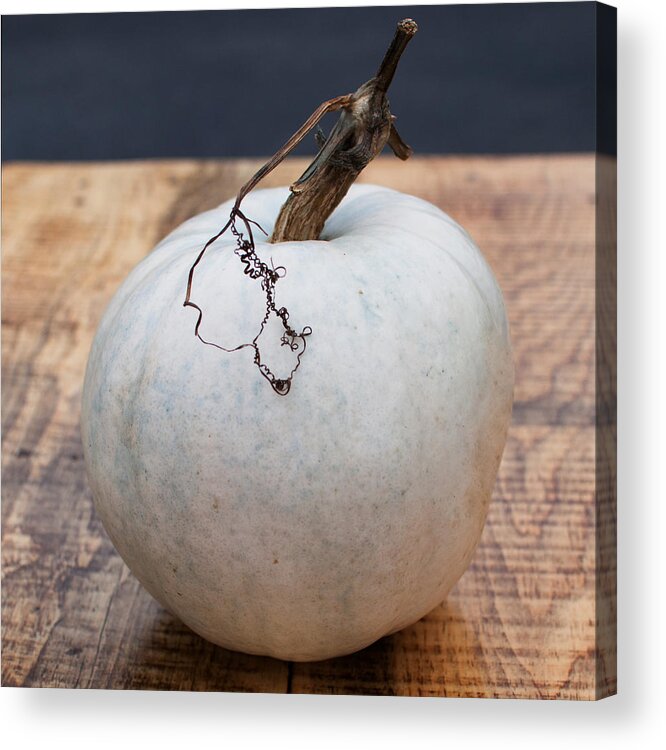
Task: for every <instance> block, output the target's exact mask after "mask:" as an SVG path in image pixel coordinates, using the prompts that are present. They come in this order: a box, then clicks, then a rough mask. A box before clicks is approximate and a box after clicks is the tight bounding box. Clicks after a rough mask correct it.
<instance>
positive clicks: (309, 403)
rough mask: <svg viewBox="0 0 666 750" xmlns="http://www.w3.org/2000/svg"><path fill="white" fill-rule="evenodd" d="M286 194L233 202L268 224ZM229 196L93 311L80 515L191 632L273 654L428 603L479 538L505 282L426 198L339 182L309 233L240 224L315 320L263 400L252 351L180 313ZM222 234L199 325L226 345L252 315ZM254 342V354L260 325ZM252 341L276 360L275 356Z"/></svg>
mask: <svg viewBox="0 0 666 750" xmlns="http://www.w3.org/2000/svg"><path fill="white" fill-rule="evenodd" d="M287 194H288V189H287V188H280V189H273V190H261V191H256V192H254V193H251V194H250V195H248V196H247V198H246V199H245V201H244V204H243V210H244V212H245V214H246V215H247V216H249V217H251V218H252V219H255V220H256V221H258V222H259V223H260V224H262V226H264V228H265V229H267V230H269V232H270V230H271V228H272V225H273V222H274V221H275V217H276V216H277V213H278V211H279V209H280V206H281V205H282V203H283V202H284V200H285V198H286V196H287ZM231 206H232V203H231V202H229V203H226V204H224V205H222V206H220V207H219V208H218V209H215V210H213V211H209V212H207V213H204V214H201V215H199V216H196V217H194V218H193V219H190V220H189V221H187V222H185V223H184V224H183V225H182V226H180V227H179V228H178V229H176V230H175V231H174V232H172V233H171V234H170V235H169V236H168V237H167V238H166V239H165V240H163V241H162V242H161V243H160V244H159V245H158V246H157V248H156V249H155V250H154V251H153V252H152V253H151V254H150V255H149V256H148V257H146V258H145V260H143V261H142V262H141V263H140V264H139V265H138V266H137V268H136V269H135V270H134V271H133V272H132V273H131V275H130V276H129V278H128V279H127V280H126V281H125V283H124V284H123V285H122V287H121V288H120V290H119V291H118V293H117V294H116V296H115V297H114V299H113V301H112V302H111V304H110V305H109V308H108V310H107V311H106V314H105V315H104V318H103V320H102V322H101V324H100V326H99V330H98V332H97V335H96V338H95V341H94V344H93V347H92V351H91V354H90V359H89V363H88V369H87V373H86V379H85V386H84V393H83V412H82V429H83V444H84V453H85V460H86V465H87V470H88V475H89V479H90V484H91V487H92V491H93V496H94V500H95V504H96V508H97V511H98V513H99V515H100V516H101V518H102V520H103V522H104V526H105V528H106V529H107V531H108V533H109V535H110V537H111V539H112V540H113V543H114V544H115V546H116V548H117V549H118V551H119V552H120V554H121V555H122V557H123V559H124V560H125V561H126V563H127V564H128V565H129V567H130V568H131V570H132V571H133V573H134V574H135V575H136V576H137V578H138V579H139V580H140V581H141V583H142V584H143V585H144V586H145V587H146V589H148V591H149V592H150V593H151V594H152V595H153V596H154V597H155V598H156V599H157V600H158V601H159V602H161V603H162V605H163V606H164V607H166V608H167V609H169V610H170V611H171V612H173V613H174V614H175V615H177V616H178V617H179V618H180V619H181V620H182V621H183V622H185V623H186V624H187V625H188V626H189V627H190V628H192V629H193V630H194V631H196V632H197V633H199V634H200V635H201V636H203V637H204V638H207V639H208V640H210V641H213V642H214V643H217V644H219V645H220V646H224V647H226V648H229V649H234V650H240V651H245V652H249V653H254V654H268V655H271V656H275V657H279V658H282V659H290V660H316V659H325V658H328V657H334V656H338V655H342V654H347V653H350V652H353V651H356V650H358V649H361V648H363V647H364V646H367V645H368V644H370V643H372V642H373V641H375V640H377V639H378V638H380V637H382V636H384V635H386V634H389V633H393V632H395V631H397V630H400V629H401V628H404V627H406V626H408V625H410V624H412V623H414V622H415V621H416V620H418V619H419V618H421V617H423V616H424V615H426V614H427V613H428V612H429V611H430V610H432V609H433V608H434V607H436V606H437V605H438V604H439V603H440V602H442V600H444V599H445V597H446V596H447V594H448V592H449V591H450V589H451V588H452V586H453V585H454V584H455V583H456V581H457V580H458V579H459V578H460V576H461V575H462V573H463V572H464V570H465V569H466V567H467V565H468V563H469V561H470V558H471V557H472V554H473V552H474V549H475V547H476V545H477V543H478V541H479V538H480V535H481V531H482V528H483V525H484V521H485V518H486V513H487V510H488V504H489V501H490V497H491V491H492V487H493V484H494V481H495V477H496V473H497V470H498V466H499V463H500V457H501V454H502V450H503V447H504V443H505V438H506V432H507V428H508V424H509V418H510V412H511V404H512V390H513V364H512V357H511V347H510V341H509V333H508V326H507V319H506V314H505V309H504V304H503V301H502V296H501V293H500V290H499V288H498V286H497V283H496V281H495V279H494V277H493V274H492V272H491V270H490V268H489V266H488V265H487V264H486V262H485V261H484V259H483V256H482V255H481V253H480V251H479V250H478V249H477V247H476V246H475V244H474V242H473V241H472V240H471V238H470V237H469V235H468V234H467V233H466V232H465V231H464V230H463V229H462V228H461V227H460V226H459V225H458V224H456V223H455V222H454V221H453V220H452V219H451V218H449V217H448V216H447V215H446V214H444V213H443V212H442V211H440V210H439V209H438V208H436V207H434V206H432V205H430V204H428V203H426V202H424V201H422V200H419V199H417V198H414V197H411V196H407V195H404V194H401V193H398V192H395V191H393V190H388V189H385V188H379V187H374V186H354V187H352V188H351V190H350V192H349V194H348V195H347V197H346V198H345V199H344V201H343V202H342V204H341V205H340V206H339V207H338V208H337V209H336V211H335V212H334V213H333V215H332V216H331V217H330V218H329V220H328V222H327V223H326V226H325V229H324V232H323V235H322V239H321V240H319V241H305V242H286V243H278V244H273V245H269V244H263V245H262V244H261V243H260V242H259V237H256V238H255V239H256V240H257V253H258V254H259V255H260V256H261V257H262V258H263V259H265V260H268V259H272V261H273V263H275V265H276V266H277V265H281V266H284V267H285V268H286V269H287V274H286V276H285V277H284V278H281V279H280V280H279V281H278V283H277V285H276V295H277V304H278V306H280V305H285V306H286V307H288V309H289V311H290V315H291V318H290V322H291V324H292V325H293V326H294V327H295V328H298V329H299V330H300V329H302V328H303V327H304V326H306V325H308V326H311V328H312V334H311V335H310V336H309V337H308V340H307V351H306V352H305V353H304V355H303V358H302V362H301V366H300V369H299V370H298V372H297V373H296V375H295V377H294V381H293V386H292V388H291V391H290V393H289V394H288V395H286V396H280V395H277V394H276V393H275V392H274V391H273V390H272V388H271V387H270V385H269V384H268V383H267V382H266V380H265V379H264V378H263V377H261V374H260V372H259V371H258V370H257V368H256V367H255V365H254V364H253V356H254V353H253V350H252V349H251V348H246V349H241V350H239V351H237V352H234V353H225V352H222V351H220V350H219V349H215V348H213V347H209V346H204V345H203V344H202V343H201V341H199V340H198V339H197V338H195V336H194V335H193V327H194V323H195V320H196V317H197V313H196V311H194V310H192V309H188V308H184V307H183V297H184V292H185V283H186V280H187V275H188V270H189V268H190V266H191V265H192V263H193V260H194V258H195V257H196V255H197V254H198V253H199V251H200V250H201V248H202V246H203V244H204V243H205V242H206V240H207V239H208V238H209V237H210V236H211V235H214V234H215V233H216V232H217V231H219V229H220V228H221V226H223V225H224V224H225V223H226V221H227V219H228V217H229V211H230V209H231ZM234 247H235V245H234V243H233V238H231V237H227V236H223V237H222V238H221V239H220V240H218V241H217V242H216V243H215V244H214V245H213V246H212V247H211V248H210V249H209V250H208V253H207V255H206V257H205V259H204V260H203V261H202V263H201V264H200V266H199V267H198V268H197V275H196V277H195V280H194V290H193V296H194V297H195V298H196V299H197V301H198V304H200V305H201V307H202V309H204V311H205V315H204V319H203V323H202V328H201V332H202V334H203V335H204V337H205V338H207V339H213V340H217V341H222V342H223V343H224V345H225V346H232V345H236V344H238V343H241V342H243V341H248V340H250V339H251V338H252V337H253V336H254V335H255V333H256V330H257V328H258V323H259V322H260V320H261V317H262V315H263V311H264V310H265V297H264V295H263V293H262V292H261V288H260V286H259V285H258V284H257V282H256V281H253V280H250V279H248V278H247V277H244V276H243V275H242V268H241V264H240V263H239V260H238V258H237V257H236V255H234V253H233V248H234ZM264 337H265V338H266V342H265V347H266V351H267V352H268V351H269V350H270V338H271V328H270V326H269V327H268V328H267V330H266V332H265V333H264V334H262V341H263V339H264ZM283 348H284V347H283ZM262 356H263V352H262ZM266 356H268V354H267V355H266ZM270 356H271V357H273V364H274V365H275V368H274V369H277V365H278V364H280V366H282V368H283V369H284V370H285V372H288V371H289V369H290V367H291V366H293V361H291V362H287V359H288V358H289V357H292V358H293V356H294V353H292V352H291V351H288V352H287V353H286V354H285V353H284V352H283V351H281V350H280V351H277V350H275V351H273V350H271V353H270ZM283 356H284V358H285V359H284V361H282V360H280V359H279V358H280V357H283ZM285 368H286V369H285Z"/></svg>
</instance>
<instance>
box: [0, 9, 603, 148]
mask: <svg viewBox="0 0 666 750" xmlns="http://www.w3.org/2000/svg"><path fill="white" fill-rule="evenodd" d="M608 10H609V9H608V7H607V6H601V5H599V4H598V3H593V2H581V3H554V4H553V3H533V4H527V5H524V4H515V5H511V4H497V5H468V6H462V5H444V6H418V5H412V6H402V7H370V8H328V9H319V8H315V9H303V10H245V11H213V12H208V11H206V12H177V13H173V12H169V13H114V14H79V15H34V16H3V18H2V158H3V160H13V159H33V160H86V159H117V158H123V159H126V158H146V157H205V156H212V157H217V156H220V157H221V156H264V155H268V154H270V153H273V152H274V151H275V150H276V149H277V148H278V147H279V146H280V145H281V144H282V143H283V142H284V141H285V140H286V139H287V138H288V137H289V135H291V133H292V132H293V131H294V130H296V128H297V127H298V126H299V125H300V124H301V123H302V122H303V120H305V119H306V117H307V116H308V115H309V114H310V113H311V112H312V110H314V109H315V107H316V106H317V105H318V104H319V103H320V102H321V101H323V100H324V99H329V98H331V97H333V96H337V95H339V94H344V93H348V92H350V91H353V90H355V89H356V88H357V87H358V86H359V85H360V84H361V83H363V82H364V81H365V80H367V79H368V78H370V77H371V76H372V75H373V74H374V72H375V70H376V69H377V66H378V65H379V62H380V61H381V59H382V57H383V55H384V52H385V50H386V48H387V46H388V43H389V42H390V40H391V37H392V35H393V31H394V29H395V24H396V22H397V21H398V20H400V19H401V18H404V17H413V18H414V19H415V20H416V21H417V22H418V24H419V32H418V34H417V35H416V37H415V38H414V40H413V41H412V42H411V43H410V45H409V46H408V48H407V51H406V52H405V54H404V56H403V59H402V61H401V64H400V67H399V69H398V73H397V75H396V78H395V79H394V82H393V84H392V86H391V89H390V92H389V95H390V99H391V105H392V111H393V113H394V114H396V115H397V116H398V123H397V124H398V126H399V129H400V132H401V134H402V136H403V138H404V139H405V140H406V141H407V142H408V143H410V145H412V146H413V148H414V150H415V151H416V152H418V153H422V154H423V153H534V152H575V151H593V150H595V148H597V149H598V150H601V151H606V152H611V153H613V152H614V150H615V124H614V117H615V114H614V113H615V94H614V86H615V72H614V71H615V68H614V66H615V51H614V49H615V47H614V44H615V28H614V23H615V20H614V19H615V17H614V15H613V17H612V23H605V22H604V18H605V17H607V16H605V15H604V14H605V13H607V11H608ZM613 14H614V11H613ZM599 24H600V25H599ZM598 25H599V27H600V28H602V29H603V28H606V32H605V33H604V34H602V37H603V39H602V41H601V43H600V44H597V28H598ZM598 58H599V60H600V61H601V65H600V66H598V65H597V59H598ZM597 94H598V97H599V100H600V103H599V107H597ZM597 109H598V110H599V111H600V112H601V113H602V116H603V117H604V123H599V122H598V121H597V118H596V112H597ZM330 117H331V118H332V117H333V116H330ZM327 124H328V121H327ZM602 124H603V125H604V127H601V125H602ZM314 151H315V146H314V142H313V141H312V139H307V144H306V145H305V147H304V146H303V145H302V146H301V149H300V153H306V152H314Z"/></svg>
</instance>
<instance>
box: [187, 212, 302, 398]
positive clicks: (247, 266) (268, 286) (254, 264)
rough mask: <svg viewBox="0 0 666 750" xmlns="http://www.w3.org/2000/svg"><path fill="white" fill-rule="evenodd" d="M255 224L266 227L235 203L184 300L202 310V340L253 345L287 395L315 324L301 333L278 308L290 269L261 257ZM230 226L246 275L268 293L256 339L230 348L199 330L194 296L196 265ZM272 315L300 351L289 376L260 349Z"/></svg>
mask: <svg viewBox="0 0 666 750" xmlns="http://www.w3.org/2000/svg"><path fill="white" fill-rule="evenodd" d="M236 219H240V220H241V221H242V222H243V225H244V227H245V231H246V232H247V239H246V238H245V236H244V234H243V232H242V231H241V230H239V229H238V227H237V226H236ZM252 224H254V225H255V226H256V227H258V228H259V229H260V230H261V231H262V232H264V230H263V229H262V228H261V226H259V224H257V222H256V221H252V220H251V219H248V218H247V217H246V216H245V214H243V212H242V211H241V210H240V208H239V207H238V203H237V204H236V205H234V207H233V208H232V209H231V213H230V215H229V221H228V222H227V223H226V224H225V225H224V227H223V228H222V229H221V230H220V231H219V232H218V233H217V234H216V235H214V236H213V237H211V238H210V239H209V240H208V242H206V244H205V245H204V246H203V248H202V249H201V252H200V253H199V255H197V257H196V260H195V261H194V263H193V264H192V266H191V267H190V272H189V274H188V277H187V292H186V294H185V302H184V303H183V306H184V307H193V308H194V309H195V310H196V311H197V312H198V316H197V321H196V323H195V325H194V335H195V336H196V337H197V338H198V339H199V340H200V341H201V342H202V343H204V344H206V345H207V346H214V347H215V348H216V349H221V350H222V351H223V352H236V351H238V350H239V349H245V348H247V347H251V348H252V349H254V363H255V365H256V366H257V368H258V369H259V372H260V373H261V374H262V375H263V376H264V378H266V380H267V381H268V382H269V383H270V384H271V387H272V388H273V390H274V391H275V393H277V394H278V395H279V396H286V395H287V394H288V393H289V391H290V389H291V383H292V380H293V377H294V373H295V372H296V370H298V368H299V367H300V365H301V357H302V356H303V352H304V351H305V346H306V342H305V339H306V337H307V336H309V335H310V334H311V333H312V328H310V326H305V328H303V330H302V331H301V332H300V333H298V332H297V331H295V330H294V329H293V328H292V327H291V326H290V325H289V322H288V321H289V311H288V310H287V308H286V307H280V308H277V307H276V306H275V285H276V284H277V282H278V280H279V279H281V278H284V276H285V275H286V273H287V269H286V268H285V267H284V266H278V267H277V268H276V267H274V266H273V265H272V264H271V265H270V266H269V265H268V264H267V263H265V262H264V261H262V260H261V258H259V256H258V255H257V253H256V249H255V244H254V236H253V234H252ZM227 230H230V231H231V234H232V235H233V236H234V237H235V239H236V247H235V249H234V253H235V254H236V255H237V256H238V257H239V258H240V261H241V263H242V264H243V266H244V268H243V273H244V274H245V275H246V276H249V277H250V278H251V279H254V280H260V283H261V288H262V290H263V291H264V294H265V295H266V312H265V313H264V317H263V319H262V321H261V324H260V326H259V330H258V332H257V335H256V336H255V337H254V338H253V339H252V341H250V342H248V343H246V344H239V345H238V346H236V347H234V348H233V349H229V348H227V347H225V346H222V345H221V344H217V343H215V342H214V341H207V340H206V339H204V338H203V336H202V335H201V333H200V332H199V329H200V327H201V323H202V321H203V310H202V309H201V308H200V307H199V305H197V304H196V303H195V302H193V301H192V298H191V295H192V283H193V281H194V272H195V270H196V267H197V266H198V265H199V263H200V262H201V260H202V259H203V256H204V254H205V253H206V250H208V248H209V247H210V246H211V245H212V244H213V243H214V242H215V241H216V240H218V239H219V238H220V237H221V236H222V235H223V234H224V233H225V232H226V231H227ZM264 234H266V232H264ZM271 315H275V316H276V317H278V318H279V319H280V321H281V322H282V326H283V328H284V333H283V334H282V337H281V338H280V345H281V346H288V347H289V348H290V349H291V351H293V352H298V354H297V357H296V364H295V366H294V367H293V369H292V370H291V372H290V373H289V375H288V376H287V377H286V378H277V377H276V376H275V375H274V373H273V372H272V371H271V369H270V368H269V367H268V365H267V364H266V363H265V362H263V361H262V359H261V352H260V351H259V344H258V341H259V337H260V336H261V334H262V333H263V332H264V329H265V328H266V325H267V323H268V321H269V319H270V317H271ZM301 345H302V346H301ZM299 350H300V351H299Z"/></svg>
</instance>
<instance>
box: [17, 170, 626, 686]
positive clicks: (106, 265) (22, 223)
mask: <svg viewBox="0 0 666 750" xmlns="http://www.w3.org/2000/svg"><path fill="white" fill-rule="evenodd" d="M256 166H257V162H256V161H251V160H236V161H232V162H226V163H225V162H216V161H191V162H183V161H180V162H150V163H141V162H135V163H115V164H85V165H36V164H30V165H27V164H12V165H8V166H5V167H4V169H3V214H4V216H3V218H4V221H3V307H2V330H3V352H2V353H3V384H2V417H3V454H2V467H3V507H2V513H3V580H4V585H3V592H2V594H3V601H2V606H3V666H2V669H3V672H2V682H3V685H24V686H60V687H109V688H154V689H184V690H247V691H271V692H272V691H281V692H282V691H286V690H288V689H291V690H293V691H294V692H331V693H365V694H399V695H461V696H463V695H464V696H498V697H534V698H536V697H548V698H553V697H563V698H583V699H590V698H593V697H595V695H600V694H605V693H608V692H612V690H613V689H614V662H612V660H611V662H609V663H608V664H605V666H604V665H602V666H603V668H600V667H599V663H600V662H599V660H600V658H601V656H600V653H601V651H600V649H599V644H598V643H597V642H596V635H597V630H596V629H595V585H596V576H595V570H596V567H597V563H598V561H597V559H596V557H595V555H596V549H597V545H596V544H595V532H596V525H595V524H596V515H595V460H596V453H595V413H596V412H595V398H596V397H597V393H596V390H595V248H594V241H595V213H594V202H595V162H594V158H593V157H591V156H571V157H561V156H559V157H521V158H490V157H487V158H439V157H437V158H434V157H433V158H421V159H412V160H410V161H409V162H407V163H404V164H403V163H399V162H397V161H396V160H393V159H391V158H384V159H379V160H377V161H376V162H373V164H372V165H371V166H370V167H368V169H367V170H366V172H364V173H363V176H362V180H363V181H366V182H377V183H380V184H384V185H388V186H391V187H395V188H397V189H400V190H403V191H406V192H411V193H413V194H415V195H419V196H421V197H424V198H425V199H427V200H430V201H432V202H433V203H436V204H437V205H439V206H441V207H442V208H443V209H444V210H446V211H447V212H448V213H450V214H451V215H452V216H453V217H454V218H455V219H457V220H458V221H459V222H460V223H461V224H463V225H464V226H465V227H466V228H467V229H468V230H469V231H470V233H471V234H472V235H473V237H474V238H475V239H476V241H477V242H478V243H479V245H480V246H481V247H482V249H483V250H484V252H485V254H486V257H487V258H488V261H489V262H490V264H491V266H492V267H493V269H494V271H495V273H496V275H497V277H498V280H499V282H500V285H501V286H502V289H503V290H504V293H505V297H506V301H507V306H508V309H509V316H510V322H511V329H512V336H513V342H514V352H515V360H516V367H517V381H516V391H515V395H516V405H515V409H514V419H513V424H512V428H511V431H510V436H509V441H508V445H507V449H506V452H505V457H504V461H503V463H502V468H501V471H500V477H499V479H498V482H497V486H496V491H495V498H494V502H493V504H492V507H491V512H490V516H489V520H488V524H487V527H486V530H485V532H484V536H483V539H482V543H481V546H480V548H479V550H478V552H477V554H476V556H475V558H474V560H473V563H472V565H471V567H470V568H469V570H468V571H467V573H466V574H465V575H464V576H463V578H462V579H461V581H460V583H459V584H458V585H457V586H456V588H455V589H454V591H453V592H452V594H451V596H450V597H449V600H448V601H447V602H446V603H444V604H443V605H442V606H440V607H438V608H437V609H436V610H434V611H433V612H432V613H430V614H429V615H428V616H427V617H426V618H424V619H423V620H421V621H420V622H419V623H417V624H416V625H414V626H413V627H411V628H409V629H407V630H405V631H403V632H401V633H398V634H396V635H394V636H391V637H390V638H386V639H383V640H382V641H380V642H379V643H377V644H375V645H373V646H371V647H370V648H368V649H366V650H365V651H363V652H361V653H359V654H355V655H353V656H350V657H346V658H343V659H337V660H332V661H328V662H320V663H315V664H295V665H291V666H290V665H287V664H285V663H282V662H279V661H276V660H272V659H262V658H257V657H252V656H247V655H243V654H235V653H232V652H229V651H225V650H224V649H220V648H217V647H214V646H212V645H210V644H208V643H206V642H205V641H203V640H202V639H200V638H198V637H197V636H196V635H194V634H193V633H191V632H190V631H189V630H188V629H187V628H185V627H184V626H183V625H181V624H180V623H179V622H178V621H176V620H175V619H174V618H173V617H172V616H171V615H169V614H168V613H166V612H165V611H164V610H162V609H161V608H160V607H159V605H157V604H156V603H155V602H154V601H153V600H152V599H151V598H150V596H149V595H148V594H147V593H146V592H145V591H144V590H143V589H142V588H141V587H140V586H139V584H138V583H137V582H136V580H135V579H134V578H133V576H132V575H131V574H130V573H129V571H128V570H127V568H126V567H125V565H124V564H123V563H122V561H121V560H120V558H119V557H118V555H117V554H116V553H115V551H114V549H113V547H112V546H111V543H110V542H109V540H108V538H107V537H106V535H105V533H104V530H103V528H102V527H101V524H100V523H99V521H98V520H97V518H96V516H95V513H94V510H93V508H92V502H91V498H90V493H89V490H88V488H87V484H86V481H85V475H84V470H83V465H82V460H81V445H80V438H79V428H78V419H79V398H80V393H81V384H82V377H83V371H84V367H85V362H86V357H87V353H88V349H89V346H90V342H91V339H92V336H93V333H94V330H95V327H96V325H97V322H98V320H99V318H100V316H101V314H102V312H103V309H104V307H105V305H106V303H107V302H108V300H109V299H110V297H111V295H112V294H113V292H114V291H115V289H116V288H117V286H118V284H119V283H120V282H121V281H122V279H123V278H124V276H125V275H126V274H127V273H128V272H129V270H130V269H131V268H132V267H133V266H134V264H135V263H136V262H137V261H138V260H139V259H140V258H141V257H142V256H143V255H145V254H146V252H148V251H149V250H150V249H151V248H152V246H153V245H154V244H155V243H156V242H157V241H158V240H159V239H160V238H161V237H162V236H164V235H165V234H166V233H167V232H168V231H170V230H171V229H172V228H174V227H175V226H176V225H178V224H179V223H180V222H182V221H184V220H185V219H187V218H188V217H190V216H192V215H193V214H195V213H197V212H200V211H203V210H205V209H208V208H210V207H212V206H214V205H216V204H218V203H220V202H221V201H222V200H225V199H226V198H229V197H231V196H232V195H233V194H234V193H235V191H236V190H237V189H238V187H239V186H240V185H241V184H242V183H243V182H244V180H245V179H246V178H247V177H248V176H249V175H250V174H251V173H252V171H253V170H254V169H255V168H256ZM304 166H305V162H304V161H303V160H297V159H295V160H292V161H290V162H288V163H287V164H286V165H285V166H284V168H282V169H281V170H279V171H278V172H277V173H276V174H274V175H271V176H270V178H269V179H268V180H267V181H266V185H267V186H268V185H276V184H284V183H287V182H289V181H290V180H291V179H293V178H295V177H297V176H298V174H300V172H301V171H302V170H303V168H304ZM606 554H607V556H608V552H607V553H606ZM611 619H612V618H611ZM600 680H603V681H604V685H603V686H601V687H600V686H599V682H600Z"/></svg>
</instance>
